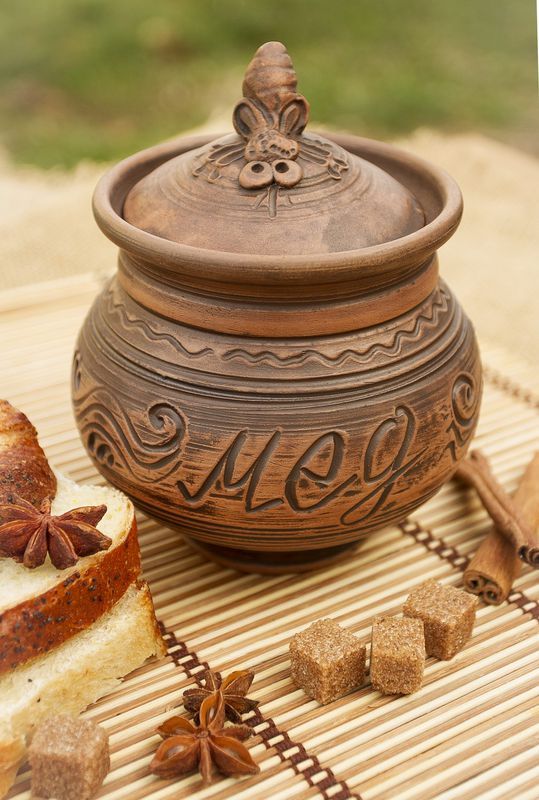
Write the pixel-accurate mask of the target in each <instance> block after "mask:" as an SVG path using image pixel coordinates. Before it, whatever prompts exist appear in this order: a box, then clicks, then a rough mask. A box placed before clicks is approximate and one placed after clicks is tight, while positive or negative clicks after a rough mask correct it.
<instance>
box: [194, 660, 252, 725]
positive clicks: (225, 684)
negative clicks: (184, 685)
mask: <svg viewBox="0 0 539 800" xmlns="http://www.w3.org/2000/svg"><path fill="white" fill-rule="evenodd" d="M254 676H255V675H254V672H251V670H249V669H241V670H237V671H236V672H232V673H231V674H230V675H229V676H228V677H226V678H225V679H224V680H222V679H221V676H220V675H219V673H217V672H212V670H210V669H208V670H206V672H205V673H204V686H197V687H196V688H195V689H186V690H185V692H184V693H183V705H184V707H185V709H186V710H187V711H191V712H192V713H193V714H195V722H198V712H199V709H200V706H201V704H202V702H203V701H204V700H205V699H206V698H207V697H210V695H212V694H213V693H214V692H216V691H217V690H219V689H220V690H221V692H222V694H223V697H224V701H225V716H226V718H227V719H229V720H230V721H231V722H241V715H242V714H247V712H248V711H253V709H255V708H256V707H257V706H258V700H250V699H249V698H248V697H245V695H246V694H247V692H248V691H249V689H250V687H251V684H252V682H253V678H254Z"/></svg>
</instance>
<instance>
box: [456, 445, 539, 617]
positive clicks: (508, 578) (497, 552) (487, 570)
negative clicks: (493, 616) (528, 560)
mask: <svg viewBox="0 0 539 800" xmlns="http://www.w3.org/2000/svg"><path fill="white" fill-rule="evenodd" d="M513 502H514V504H515V506H517V508H518V509H519V511H520V513H521V515H522V517H523V519H524V520H525V521H526V522H527V523H528V525H530V527H531V528H532V530H534V531H537V528H538V526H539V452H538V453H536V454H535V455H534V457H533V458H532V460H531V461H530V463H529V464H528V466H527V467H526V470H525V471H524V474H523V476H522V478H521V479H520V483H519V485H518V488H517V490H516V492H515V494H514V495H513ZM521 569H522V561H521V559H520V558H519V556H518V555H517V553H516V551H515V548H514V547H513V545H512V543H511V542H510V541H509V539H507V538H506V536H505V535H504V534H503V533H501V532H500V531H499V530H498V529H497V528H496V527H493V528H492V530H491V531H490V533H489V534H488V535H487V536H486V537H485V538H484V539H483V541H482V542H481V544H480V546H479V548H478V550H477V552H476V554H475V555H474V557H473V558H472V560H471V562H470V564H469V566H468V568H467V569H466V570H465V572H464V585H465V586H466V588H467V589H468V591H469V592H472V593H473V594H477V595H479V596H480V597H481V598H482V599H483V600H484V601H485V602H486V603H489V604H491V605H499V604H500V603H502V602H503V601H504V600H506V599H507V597H508V596H509V593H510V591H511V588H512V586H513V583H514V582H515V580H516V579H517V578H518V576H519V575H520V572H521Z"/></svg>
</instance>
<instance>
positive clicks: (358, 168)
mask: <svg viewBox="0 0 539 800" xmlns="http://www.w3.org/2000/svg"><path fill="white" fill-rule="evenodd" d="M296 87H297V80H296V74H295V72H294V68H293V66H292V61H291V60H290V57H289V55H288V53H287V51H286V48H285V47H284V45H282V44H281V43H280V42H268V43H267V44H264V45H262V47H260V48H259V49H258V50H257V52H256V53H255V56H254V58H253V60H252V61H251V63H250V64H249V67H248V69H247V72H246V75H245V79H244V82H243V95H244V96H243V98H242V99H241V100H240V101H239V103H237V105H236V107H235V109H234V113H233V122H234V128H235V130H236V133H235V134H231V135H228V136H224V137H223V138H220V139H217V140H216V141H214V142H212V143H210V144H207V145H204V146H203V147H200V148H197V149H195V150H190V151H188V152H186V153H182V154H181V155H179V156H177V157H176V158H172V159H170V160H169V161H166V162H165V163H163V164H161V165H160V166H159V167H157V168H156V169H154V170H153V171H152V172H150V173H149V174H147V175H146V176H145V177H143V178H142V179H141V180H140V181H139V182H138V183H136V184H135V185H134V186H133V188H132V189H131V190H130V191H129V193H128V195H127V197H126V199H125V203H124V208H123V216H124V219H125V220H126V221H127V222H129V223H130V224H132V225H134V226H136V227H137V228H140V229H141V230H144V231H147V232H148V233H151V234H154V235H156V236H159V237H161V238H163V239H168V240H171V241H174V242H178V243H181V244H185V245H190V246H192V247H198V248H204V249H207V250H218V251H224V252H231V253H247V254H266V255H283V256H285V255H313V254H323V253H336V252H344V251H349V250H357V249H360V248H364V247H370V246H372V245H377V244H382V243H385V242H390V241H393V240H395V239H399V238H400V237H402V236H406V235H408V234H410V233H412V232H414V231H417V230H418V229H419V228H422V227H423V226H424V225H425V214H424V211H423V208H422V207H421V204H420V203H419V201H418V200H417V198H416V197H415V196H414V195H413V194H412V193H411V192H410V191H409V190H408V189H407V188H406V187H405V186H403V185H402V184H401V183H399V182H398V181H397V180H396V179H395V178H394V177H393V176H391V175H390V174H389V173H387V172H385V171H384V170H382V169H381V168H380V167H378V166H375V165H374V164H372V163H371V162H370V161H367V160H366V159H363V158H360V157H359V156H357V155H354V154H352V153H349V152H348V151H346V150H344V149H343V148H342V147H339V145H337V144H336V143H334V142H331V141H329V140H327V139H325V138H323V137H322V136H320V135H318V134H312V133H305V132H304V128H305V126H306V124H307V120H308V114H309V104H308V102H307V101H306V99H305V98H304V97H303V96H302V95H300V94H298V93H297V92H296Z"/></svg>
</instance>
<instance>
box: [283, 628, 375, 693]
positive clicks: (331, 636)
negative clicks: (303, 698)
mask: <svg viewBox="0 0 539 800" xmlns="http://www.w3.org/2000/svg"><path fill="white" fill-rule="evenodd" d="M290 661H291V665H292V680H293V681H294V683H295V684H296V685H297V686H300V687H301V688H302V689H303V691H304V692H306V694H308V695H309V697H312V698H313V699H314V700H318V702H319V703H322V704H325V703H331V702H332V701H333V700H336V699H337V698H338V697H342V696H343V695H344V694H346V693H347V692H349V691H351V690H352V689H356V688H357V687H358V686H361V684H362V683H363V682H364V680H365V661H366V647H365V645H364V644H362V643H361V642H360V641H359V639H358V638H357V637H356V636H354V635H353V634H352V633H350V632H349V631H347V630H345V629H344V628H341V626H340V625H339V624H338V623H337V622H335V621H334V620H332V619H319V620H318V621H317V622H313V624H312V625H310V626H309V627H308V628H307V629H306V630H304V631H301V633H296V635H295V636H294V637H293V639H292V641H291V642H290Z"/></svg>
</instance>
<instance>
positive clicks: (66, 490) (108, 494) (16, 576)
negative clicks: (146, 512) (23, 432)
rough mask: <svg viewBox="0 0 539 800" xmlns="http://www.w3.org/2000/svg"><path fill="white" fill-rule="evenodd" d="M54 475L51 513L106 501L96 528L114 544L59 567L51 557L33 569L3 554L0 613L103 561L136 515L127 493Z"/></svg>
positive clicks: (126, 532) (0, 560)
mask: <svg viewBox="0 0 539 800" xmlns="http://www.w3.org/2000/svg"><path fill="white" fill-rule="evenodd" d="M55 475H56V479H57V482H58V488H57V491H56V497H55V498H54V500H53V501H52V508H51V513H52V514H64V513H65V512H66V511H70V510H71V509H73V508H78V507H80V506H98V505H101V504H102V503H104V504H105V505H106V506H107V513H106V514H105V516H104V517H103V519H102V520H101V521H100V522H98V523H97V529H98V530H99V531H101V533H104V534H105V535H106V536H109V537H110V538H111V539H112V545H111V548H109V550H102V551H101V552H99V553H96V554H95V555H93V556H86V557H85V558H81V559H79V561H78V562H77V563H76V564H75V566H73V567H69V568H68V569H64V570H59V569H56V567H54V566H53V565H52V564H51V562H50V560H49V558H47V560H46V561H45V563H44V564H43V566H41V567H37V568H36V569H32V570H29V569H28V568H27V567H25V566H24V565H23V564H18V563H17V562H16V561H14V560H13V559H12V558H0V614H1V613H2V612H3V611H5V610H6V609H7V608H11V607H12V606H16V605H18V604H19V603H22V602H24V601H25V600H27V599H28V598H33V597H36V596H38V595H40V594H42V593H44V592H46V591H47V589H50V588H51V587H52V586H55V585H56V584H58V583H61V582H62V581H64V580H66V578H69V576H70V575H73V573H75V572H82V571H84V570H85V569H87V568H88V567H89V566H90V565H91V564H95V563H97V562H99V561H101V560H102V559H103V557H104V556H105V555H106V553H108V552H110V549H112V548H114V547H117V546H118V545H119V544H121V542H122V541H123V540H124V539H125V537H126V536H127V534H128V533H129V530H130V528H131V525H132V522H133V518H134V511H133V504H132V503H131V502H130V500H129V499H128V498H127V497H126V496H125V495H124V494H122V493H121V492H119V491H117V490H116V489H113V488H112V486H85V485H80V484H78V483H75V482H74V481H72V480H70V479H69V478H66V477H65V475H62V474H61V473H59V472H55Z"/></svg>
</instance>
